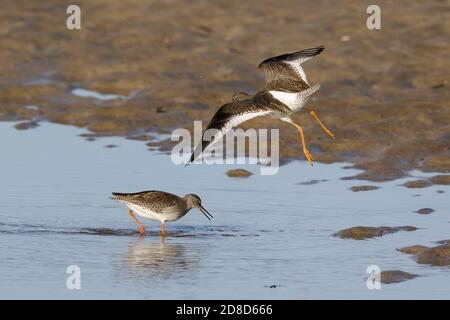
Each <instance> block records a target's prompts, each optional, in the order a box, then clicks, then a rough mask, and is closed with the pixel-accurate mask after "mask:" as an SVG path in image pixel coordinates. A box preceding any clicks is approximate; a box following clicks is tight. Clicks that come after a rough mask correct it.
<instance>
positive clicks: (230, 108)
mask: <svg viewBox="0 0 450 320" xmlns="http://www.w3.org/2000/svg"><path fill="white" fill-rule="evenodd" d="M261 100H262V99H259V100H256V99H255V98H252V99H247V100H235V101H233V102H232V103H227V104H225V105H223V106H222V107H220V108H219V110H217V112H216V113H215V114H214V116H213V117H212V119H211V121H210V122H209V124H208V127H207V128H206V130H205V131H204V132H203V135H202V141H200V143H199V144H198V145H197V146H196V148H195V149H194V152H193V153H192V155H191V158H190V159H189V161H188V162H187V163H186V165H188V164H189V163H190V162H192V161H194V159H195V158H196V157H198V156H199V155H200V154H201V153H202V152H203V151H204V150H205V149H206V148H207V147H208V146H209V145H211V144H213V143H214V142H216V141H219V140H220V139H221V138H222V137H223V136H224V135H225V134H226V133H227V132H228V131H230V129H232V128H234V127H236V126H238V125H239V124H241V123H243V122H245V121H248V120H250V119H253V118H256V117H261V116H265V115H269V114H271V113H273V112H274V111H276V110H273V109H271V108H270V107H269V103H268V102H263V101H261ZM209 129H215V130H210V131H208V130H209Z"/></svg>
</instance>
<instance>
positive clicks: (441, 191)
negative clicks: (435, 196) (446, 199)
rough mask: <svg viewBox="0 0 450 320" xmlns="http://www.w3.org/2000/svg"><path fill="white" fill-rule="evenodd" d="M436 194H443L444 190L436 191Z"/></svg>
mask: <svg viewBox="0 0 450 320" xmlns="http://www.w3.org/2000/svg"><path fill="white" fill-rule="evenodd" d="M436 192H437V193H440V194H442V193H445V191H444V190H438V191H436Z"/></svg>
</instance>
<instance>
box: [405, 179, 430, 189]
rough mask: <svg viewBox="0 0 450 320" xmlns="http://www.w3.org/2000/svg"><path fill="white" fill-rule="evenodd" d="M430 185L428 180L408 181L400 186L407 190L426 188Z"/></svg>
mask: <svg viewBox="0 0 450 320" xmlns="http://www.w3.org/2000/svg"><path fill="white" fill-rule="evenodd" d="M431 185H432V183H431V182H430V181H428V180H413V181H408V182H405V183H404V184H402V186H405V187H407V188H426V187H429V186H431Z"/></svg>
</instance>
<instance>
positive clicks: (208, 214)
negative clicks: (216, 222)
mask: <svg viewBox="0 0 450 320" xmlns="http://www.w3.org/2000/svg"><path fill="white" fill-rule="evenodd" d="M198 208H199V209H200V211H201V212H202V213H203V214H204V215H205V217H207V218H208V220H211V218H214V217H213V216H212V214H211V213H209V212H208V210H206V209H205V208H203V207H202V206H199V207H198ZM210 217H211V218H210Z"/></svg>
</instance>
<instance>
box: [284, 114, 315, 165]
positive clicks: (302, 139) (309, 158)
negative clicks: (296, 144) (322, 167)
mask: <svg viewBox="0 0 450 320" xmlns="http://www.w3.org/2000/svg"><path fill="white" fill-rule="evenodd" d="M290 123H291V124H292V125H294V126H295V127H296V128H297V129H298V132H299V133H300V139H301V141H302V147H303V153H304V154H305V157H306V160H308V162H309V164H310V165H313V160H314V159H313V157H312V155H311V152H309V150H308V147H307V145H306V141H305V135H304V134H303V128H302V127H301V126H299V125H298V124H296V123H294V122H290Z"/></svg>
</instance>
